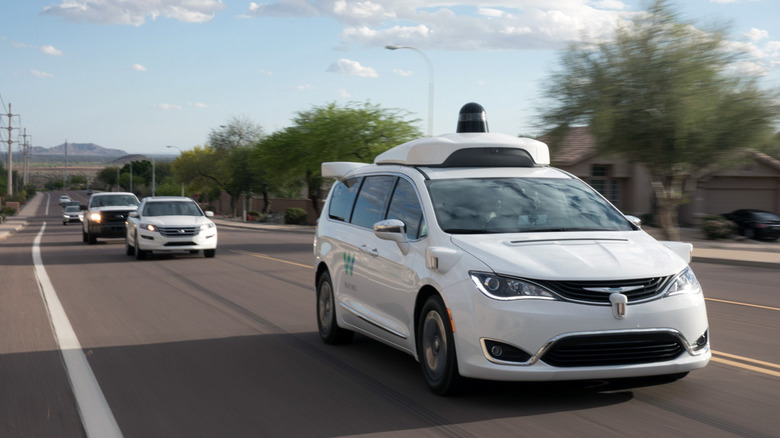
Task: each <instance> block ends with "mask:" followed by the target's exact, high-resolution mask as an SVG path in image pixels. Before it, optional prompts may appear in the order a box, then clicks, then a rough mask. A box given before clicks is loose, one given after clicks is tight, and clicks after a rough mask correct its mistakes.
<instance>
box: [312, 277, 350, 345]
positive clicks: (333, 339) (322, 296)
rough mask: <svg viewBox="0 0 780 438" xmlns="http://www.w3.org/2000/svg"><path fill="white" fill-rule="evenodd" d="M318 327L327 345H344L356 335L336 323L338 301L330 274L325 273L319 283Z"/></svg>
mask: <svg viewBox="0 0 780 438" xmlns="http://www.w3.org/2000/svg"><path fill="white" fill-rule="evenodd" d="M317 326H318V327H319V331H320V338H322V340H323V341H324V342H325V343H326V344H344V343H346V342H349V341H350V340H351V339H352V337H353V336H354V335H355V332H353V331H351V330H345V329H343V328H341V327H339V325H338V323H336V300H335V298H334V295H333V282H332V281H331V280H330V274H328V273H327V272H323V273H322V275H320V278H319V280H318V281H317Z"/></svg>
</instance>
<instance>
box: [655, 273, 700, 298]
mask: <svg viewBox="0 0 780 438" xmlns="http://www.w3.org/2000/svg"><path fill="white" fill-rule="evenodd" d="M686 293H690V294H698V293H701V285H700V284H699V280H697V279H696V276H695V275H693V270H692V269H691V268H690V266H689V267H687V268H685V269H684V270H683V271H682V272H680V273H679V274H678V275H677V277H675V278H674V280H672V282H671V284H670V285H669V287H668V288H667V289H666V294H665V295H664V296H667V297H670V296H672V295H679V294H686Z"/></svg>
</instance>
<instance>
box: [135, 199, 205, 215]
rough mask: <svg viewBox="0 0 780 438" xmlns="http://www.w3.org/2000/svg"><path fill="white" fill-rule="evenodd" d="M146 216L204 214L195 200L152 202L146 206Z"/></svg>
mask: <svg viewBox="0 0 780 438" xmlns="http://www.w3.org/2000/svg"><path fill="white" fill-rule="evenodd" d="M142 214H143V215H144V216H203V213H202V212H201V211H200V208H198V206H197V205H195V203H194V202H176V201H174V202H150V203H148V204H146V206H145V207H144V211H143V213H142Z"/></svg>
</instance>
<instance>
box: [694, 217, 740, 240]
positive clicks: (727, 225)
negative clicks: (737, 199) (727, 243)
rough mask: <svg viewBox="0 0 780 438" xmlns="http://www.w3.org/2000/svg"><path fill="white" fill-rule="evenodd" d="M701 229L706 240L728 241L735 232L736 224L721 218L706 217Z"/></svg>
mask: <svg viewBox="0 0 780 438" xmlns="http://www.w3.org/2000/svg"><path fill="white" fill-rule="evenodd" d="M701 229H702V231H704V235H705V236H706V237H707V239H710V240H716V239H728V238H729V237H731V236H733V235H734V234H735V233H736V231H737V224H735V223H734V222H731V221H730V220H728V219H726V218H725V217H723V216H708V217H706V218H704V221H703V222H702V223H701Z"/></svg>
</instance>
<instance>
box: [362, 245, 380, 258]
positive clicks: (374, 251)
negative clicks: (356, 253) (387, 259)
mask: <svg viewBox="0 0 780 438" xmlns="http://www.w3.org/2000/svg"><path fill="white" fill-rule="evenodd" d="M360 250H361V251H363V252H365V253H368V254H371V255H372V256H378V255H379V251H377V249H376V248H369V247H368V245H360Z"/></svg>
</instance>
